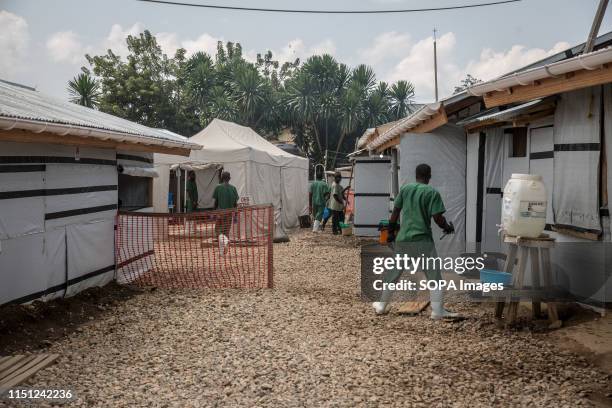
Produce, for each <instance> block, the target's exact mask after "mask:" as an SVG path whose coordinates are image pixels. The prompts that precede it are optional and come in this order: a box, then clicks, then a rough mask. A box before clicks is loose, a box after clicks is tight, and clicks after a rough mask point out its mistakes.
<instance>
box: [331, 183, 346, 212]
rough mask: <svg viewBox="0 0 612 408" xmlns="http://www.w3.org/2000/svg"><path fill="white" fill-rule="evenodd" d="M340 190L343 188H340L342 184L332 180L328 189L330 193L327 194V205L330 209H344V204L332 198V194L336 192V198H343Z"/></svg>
mask: <svg viewBox="0 0 612 408" xmlns="http://www.w3.org/2000/svg"><path fill="white" fill-rule="evenodd" d="M342 190H344V189H343V188H342V185H340V183H336V182H335V181H334V184H332V186H331V191H330V194H329V205H328V207H329V209H330V210H334V211H342V210H344V205H342V204H340V203H339V202H338V200H336V199H335V198H334V194H337V195H338V198H340V199H341V200H344V197H343V195H342Z"/></svg>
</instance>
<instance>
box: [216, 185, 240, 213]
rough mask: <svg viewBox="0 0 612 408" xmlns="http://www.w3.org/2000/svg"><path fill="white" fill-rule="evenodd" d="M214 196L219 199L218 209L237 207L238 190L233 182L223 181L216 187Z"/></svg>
mask: <svg viewBox="0 0 612 408" xmlns="http://www.w3.org/2000/svg"><path fill="white" fill-rule="evenodd" d="M213 198H214V199H215V200H217V209H219V210H225V209H227V208H234V207H236V202H237V201H238V191H237V190H236V187H234V186H232V185H231V184H225V183H221V184H219V185H218V186H217V187H215V191H214V193H213Z"/></svg>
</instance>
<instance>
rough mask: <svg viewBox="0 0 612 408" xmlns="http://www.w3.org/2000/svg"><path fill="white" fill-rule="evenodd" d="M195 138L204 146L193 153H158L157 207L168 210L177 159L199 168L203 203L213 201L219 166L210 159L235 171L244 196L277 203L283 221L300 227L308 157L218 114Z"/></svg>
mask: <svg viewBox="0 0 612 408" xmlns="http://www.w3.org/2000/svg"><path fill="white" fill-rule="evenodd" d="M189 141H190V142H194V143H197V144H200V145H202V146H203V149H202V150H199V151H197V152H192V154H191V156H190V157H189V158H186V157H180V156H173V155H166V154H156V155H155V157H154V163H155V167H156V169H157V170H158V172H159V173H160V177H159V178H158V179H156V184H155V185H154V203H155V208H156V211H162V212H165V211H167V201H168V198H167V197H168V187H169V172H170V168H172V167H173V166H177V165H179V166H180V167H181V168H182V169H188V168H189V169H194V170H195V171H196V179H197V182H198V194H199V202H198V206H199V207H201V208H207V207H210V206H211V203H212V191H213V190H214V186H215V185H216V183H217V181H216V178H215V177H214V176H215V174H216V171H217V170H218V167H216V166H212V167H211V166H210V165H220V166H222V167H223V169H224V170H225V171H229V172H230V173H231V176H232V180H231V183H232V184H233V185H234V186H236V188H237V189H238V194H239V195H240V197H248V198H249V201H250V203H251V204H268V203H271V204H273V205H274V208H275V209H276V211H275V218H276V224H277V225H280V226H282V227H284V228H291V227H295V226H297V225H299V220H298V217H299V216H301V215H305V214H307V213H308V159H306V158H303V157H298V156H295V155H292V154H290V153H287V152H285V151H283V150H281V149H279V148H278V147H276V146H274V145H273V144H272V143H270V142H268V141H267V140H265V139H264V138H263V137H261V136H260V135H258V134H257V133H256V132H255V131H254V130H253V129H251V128H248V127H245V126H240V125H237V124H235V123H232V122H226V121H223V120H220V119H214V120H213V121H212V122H211V123H210V124H209V125H208V126H207V127H206V128H205V129H203V130H202V131H201V132H200V133H198V134H196V135H195V136H193V137H191V138H190V139H189ZM198 166H204V167H202V168H199V167H198ZM211 186H212V188H211ZM181 193H182V192H181Z"/></svg>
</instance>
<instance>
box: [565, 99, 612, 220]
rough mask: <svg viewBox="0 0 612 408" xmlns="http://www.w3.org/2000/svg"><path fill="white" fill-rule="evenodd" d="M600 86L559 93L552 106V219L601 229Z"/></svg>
mask: <svg viewBox="0 0 612 408" xmlns="http://www.w3.org/2000/svg"><path fill="white" fill-rule="evenodd" d="M600 90H601V88H600V87H591V88H586V89H581V90H578V91H574V92H568V93H565V94H562V95H561V98H560V99H559V101H558V103H557V109H556V110H555V124H554V141H555V153H554V155H555V159H554V163H555V165H554V188H553V208H554V211H555V222H556V223H557V224H561V225H570V226H573V227H578V228H585V229H588V230H594V231H601V222H600V218H599V217H600V216H599V176H598V172H599V155H600V148H601V140H600V138H601V133H600V129H601V127H600V126H601V125H600V124H601V112H600V110H601V109H600V107H601V91H600Z"/></svg>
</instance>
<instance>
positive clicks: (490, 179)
mask: <svg viewBox="0 0 612 408" xmlns="http://www.w3.org/2000/svg"><path fill="white" fill-rule="evenodd" d="M485 137H486V139H485V162H484V180H483V189H484V191H483V195H482V196H483V203H482V211H483V216H482V250H483V251H494V252H497V251H500V250H501V249H502V244H501V238H500V237H499V233H498V232H497V230H498V229H499V227H498V226H497V225H498V224H499V223H500V222H501V200H502V192H503V188H504V184H503V180H502V174H503V164H504V157H505V156H504V133H503V129H501V128H494V129H487V130H486V132H485Z"/></svg>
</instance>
